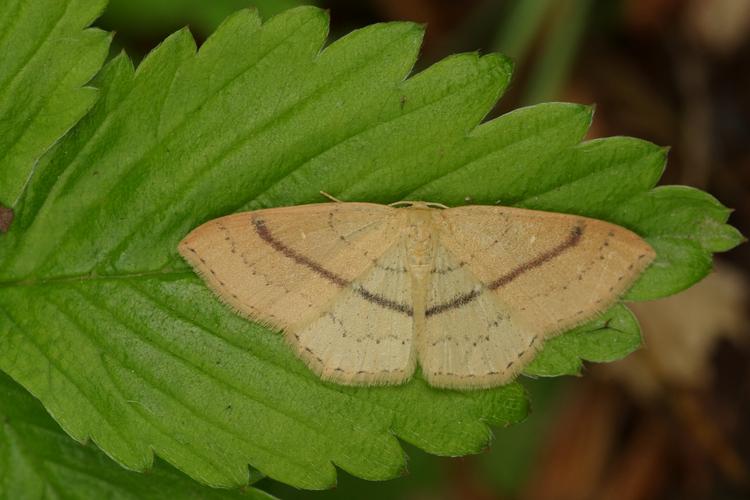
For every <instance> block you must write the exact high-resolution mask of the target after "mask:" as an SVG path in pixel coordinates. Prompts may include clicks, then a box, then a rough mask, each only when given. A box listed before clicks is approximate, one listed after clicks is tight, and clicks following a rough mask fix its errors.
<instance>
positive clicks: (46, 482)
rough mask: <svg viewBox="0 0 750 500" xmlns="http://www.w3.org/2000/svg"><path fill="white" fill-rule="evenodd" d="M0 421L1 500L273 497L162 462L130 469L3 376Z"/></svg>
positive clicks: (262, 499)
mask: <svg viewBox="0 0 750 500" xmlns="http://www.w3.org/2000/svg"><path fill="white" fill-rule="evenodd" d="M0 422H2V425H0V496H2V497H3V498H12V499H14V500H25V499H36V498H68V499H81V500H84V499H91V498H118V499H123V500H125V499H133V500H136V499H154V500H157V499H163V498H170V497H171V498H180V499H181V498H203V499H216V500H219V499H230V498H248V499H257V500H271V499H272V498H273V497H272V496H270V495H268V494H267V493H264V492H263V491H260V490H258V489H255V488H244V489H243V490H242V491H222V490H212V489H210V488H207V487H205V486H201V485H199V484H198V483H196V482H194V481H192V480H190V479H189V478H187V477H186V476H184V475H183V474H181V473H179V472H178V471H176V470H174V469H173V468H171V467H169V466H167V465H165V464H163V463H157V464H156V466H155V467H154V468H153V470H150V471H149V473H148V474H146V475H141V474H137V473H135V472H130V471H126V470H125V469H123V468H122V467H120V466H118V465H117V464H115V463H114V462H112V461H111V460H110V459H109V458H107V457H106V456H105V455H104V454H103V453H102V452H100V451H98V450H97V449H96V448H94V447H92V446H90V445H82V444H80V443H76V442H75V441H73V440H72V439H70V438H69V437H68V436H67V435H65V433H64V432H63V431H62V429H60V427H59V426H58V425H57V424H56V423H55V421H54V420H52V418H51V417H50V416H49V415H48V414H47V412H46V411H44V408H42V405H41V404H39V401H37V400H36V399H34V397H33V396H31V394H29V393H28V392H26V391H25V390H23V388H21V387H20V386H19V385H18V384H16V383H15V382H13V381H12V380H11V379H10V378H9V377H8V376H7V375H5V374H2V373H0ZM258 479H259V478H258Z"/></svg>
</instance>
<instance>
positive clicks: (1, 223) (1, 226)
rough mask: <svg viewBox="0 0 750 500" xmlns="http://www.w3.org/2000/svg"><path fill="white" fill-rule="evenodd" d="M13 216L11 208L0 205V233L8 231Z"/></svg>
mask: <svg viewBox="0 0 750 500" xmlns="http://www.w3.org/2000/svg"><path fill="white" fill-rule="evenodd" d="M14 216H15V214H14V213H13V209H12V208H8V207H6V206H3V205H0V233H7V232H8V229H10V225H11V223H13V217H14Z"/></svg>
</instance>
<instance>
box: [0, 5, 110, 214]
mask: <svg viewBox="0 0 750 500" xmlns="http://www.w3.org/2000/svg"><path fill="white" fill-rule="evenodd" d="M105 4H106V1H105V0H34V1H33V2H30V1H25V0H3V1H2V2H0V11H2V16H0V54H2V57H0V204H4V205H6V206H10V207H13V206H14V205H15V203H16V201H17V199H18V197H19V196H20V194H21V191H22V189H23V186H24V185H25V184H26V182H27V180H28V178H29V175H30V173H31V171H32V168H33V167H34V163H35V162H36V161H37V159H38V158H39V157H40V156H41V155H42V154H43V153H44V152H45V151H46V150H47V149H48V148H49V147H50V146H51V145H52V144H53V143H54V142H55V141H57V140H58V139H59V138H60V137H61V136H62V135H63V134H64V133H65V132H66V131H67V130H69V129H70V128H71V127H72V126H73V125H74V124H75V123H76V122H77V121H78V120H79V119H80V118H81V116H83V115H84V114H85V113H86V111H87V110H88V109H89V108H90V107H91V106H92V105H93V103H94V101H95V100H96V96H97V94H96V91H95V90H94V89H93V88H89V87H83V85H84V84H85V83H86V82H87V81H89V80H90V79H91V77H92V76H93V75H94V74H95V73H96V72H97V71H98V70H99V68H101V65H102V63H104V58H105V57H106V56H107V51H108V48H109V40H110V35H109V34H108V33H106V32H104V31H101V30H97V29H84V28H86V27H87V26H88V25H89V24H90V23H91V22H92V21H93V20H94V19H95V18H96V17H97V16H98V15H99V13H101V11H102V9H104V5H105Z"/></svg>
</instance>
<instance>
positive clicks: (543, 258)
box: [425, 223, 584, 318]
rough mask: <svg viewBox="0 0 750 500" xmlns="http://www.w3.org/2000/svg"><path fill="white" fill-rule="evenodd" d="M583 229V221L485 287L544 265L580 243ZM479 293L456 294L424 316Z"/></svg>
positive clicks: (454, 306)
mask: <svg viewBox="0 0 750 500" xmlns="http://www.w3.org/2000/svg"><path fill="white" fill-rule="evenodd" d="M583 230H584V225H583V223H581V224H579V225H576V226H575V227H574V228H573V229H572V230H571V231H570V235H569V236H568V238H567V239H566V240H565V241H563V242H562V243H560V244H559V245H557V246H556V247H554V248H552V249H550V250H548V251H546V252H544V253H543V254H541V255H539V256H538V257H535V258H533V259H531V260H529V261H526V262H524V263H523V264H521V265H519V266H517V267H516V268H514V269H512V270H511V271H510V272H508V273H506V274H504V275H502V276H500V277H499V278H497V279H496V280H495V281H493V282H492V283H490V284H489V285H488V286H487V288H488V289H490V290H497V289H498V288H501V287H503V286H505V285H507V284H509V283H511V282H512V281H513V280H515V279H516V278H518V277H520V276H521V275H523V274H524V273H527V272H529V271H531V270H532V269H536V268H537V267H540V266H542V265H544V264H545V263H547V262H549V261H551V260H552V259H554V258H555V257H557V256H559V255H560V254H562V253H564V252H565V251H566V250H568V249H570V248H573V247H574V246H576V245H578V243H580V241H581V238H582V237H583ZM481 294H482V290H481V289H480V290H472V291H471V292H468V293H463V294H460V295H457V296H455V297H454V298H453V299H451V300H449V301H448V302H444V303H442V304H438V305H435V306H432V307H429V308H427V310H426V311H425V316H426V317H428V318H429V317H430V316H434V315H436V314H440V313H443V312H446V311H451V310H453V309H458V308H460V307H463V306H465V305H467V304H469V303H470V302H471V301H473V300H474V299H476V298H477V297H479V296H480V295H481Z"/></svg>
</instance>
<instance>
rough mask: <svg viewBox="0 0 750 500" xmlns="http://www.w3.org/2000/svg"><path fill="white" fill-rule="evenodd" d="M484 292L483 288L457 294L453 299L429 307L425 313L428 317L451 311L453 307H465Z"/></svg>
mask: <svg viewBox="0 0 750 500" xmlns="http://www.w3.org/2000/svg"><path fill="white" fill-rule="evenodd" d="M481 294H482V290H481V289H479V290H472V291H470V292H469V293H462V294H460V295H456V296H455V297H454V298H453V299H451V300H449V301H448V302H444V303H442V304H438V305H436V306H432V307H428V308H427V309H426V310H425V312H424V315H425V316H427V317H428V318H429V317H430V316H434V315H435V314H440V313H443V312H445V311H450V310H451V309H458V308H459V307H463V306H465V305H466V304H468V303H469V302H471V301H472V300H474V299H476V298H477V297H479V296H480V295H481Z"/></svg>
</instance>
